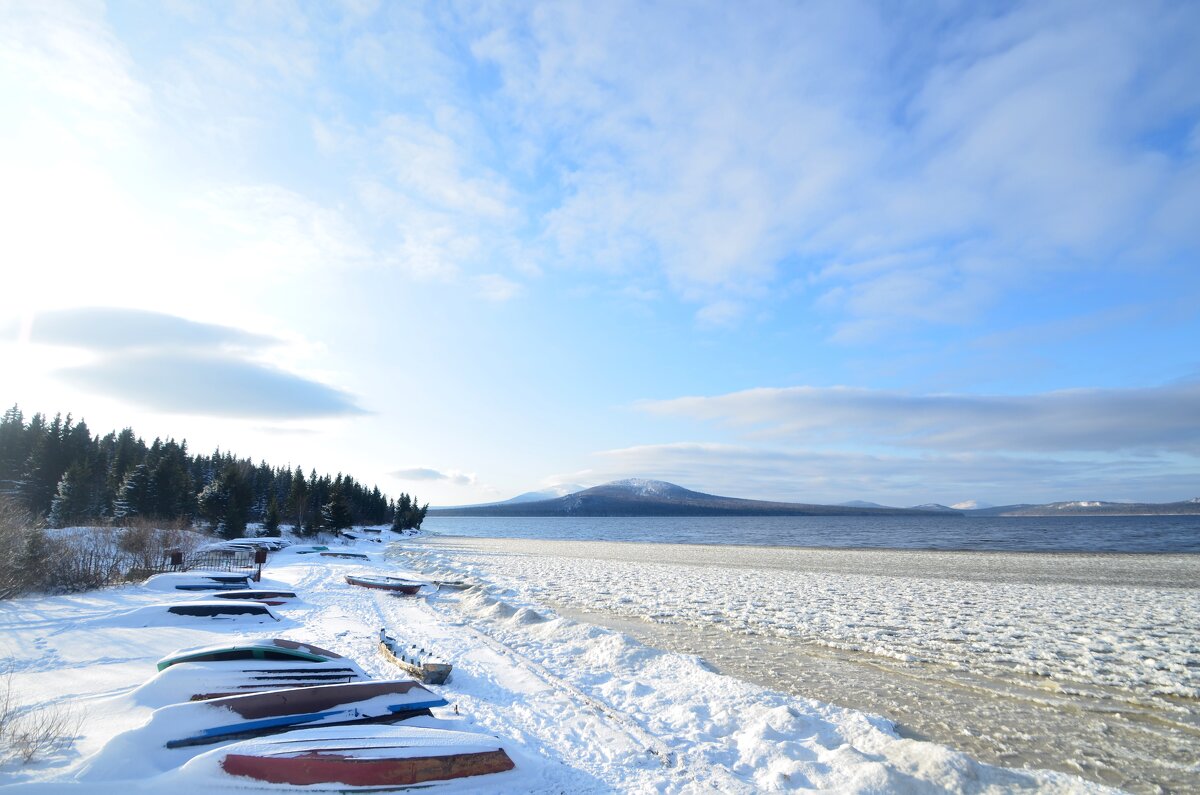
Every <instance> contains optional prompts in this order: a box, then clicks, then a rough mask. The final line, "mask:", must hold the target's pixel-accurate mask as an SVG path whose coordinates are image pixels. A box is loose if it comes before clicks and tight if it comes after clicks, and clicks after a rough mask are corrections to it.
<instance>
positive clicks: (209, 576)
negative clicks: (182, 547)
mask: <svg viewBox="0 0 1200 795" xmlns="http://www.w3.org/2000/svg"><path fill="white" fill-rule="evenodd" d="M142 587H144V588H149V589H150V590H152V591H235V590H239V589H246V588H249V587H250V581H249V579H248V575H245V574H228V573H216V572H212V573H210V572H193V571H171V572H167V573H165V574H155V575H154V576H153V577H151V578H149V579H148V580H146V581H145V582H144V583H142Z"/></svg>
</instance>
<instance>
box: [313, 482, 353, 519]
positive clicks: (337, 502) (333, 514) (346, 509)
mask: <svg viewBox="0 0 1200 795" xmlns="http://www.w3.org/2000/svg"><path fill="white" fill-rule="evenodd" d="M353 523H354V522H353V520H352V519H351V516H350V505H349V503H348V502H347V500H346V482H345V481H344V480H343V478H342V475H341V473H338V476H337V480H335V481H334V482H333V486H332V487H330V489H329V499H328V501H327V502H326V503H325V505H324V507H323V508H322V509H321V526H322V528H323V529H325V530H332V531H334V532H337V531H338V530H347V529H349V528H350V526H351V525H352V524H353Z"/></svg>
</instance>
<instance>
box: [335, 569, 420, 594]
mask: <svg viewBox="0 0 1200 795" xmlns="http://www.w3.org/2000/svg"><path fill="white" fill-rule="evenodd" d="M346 582H348V583H350V584H351V585H357V586H359V587H361V588H378V589H380V590H383V591H395V592H397V593H402V594H408V595H410V596H411V595H412V594H415V593H416V592H417V591H419V590H421V586H422V585H425V583H423V582H417V581H415V580H402V579H400V578H399V577H384V576H382V575H377V574H347V575H346Z"/></svg>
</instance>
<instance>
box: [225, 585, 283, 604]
mask: <svg viewBox="0 0 1200 795" xmlns="http://www.w3.org/2000/svg"><path fill="white" fill-rule="evenodd" d="M204 598H206V599H240V600H242V601H245V602H261V603H263V604H264V605H281V604H284V603H285V602H287V601H288V600H289V599H295V598H296V593H295V591H273V590H267V589H264V588H249V589H243V590H237V591H216V592H214V593H211V594H206V595H205V597H204Z"/></svg>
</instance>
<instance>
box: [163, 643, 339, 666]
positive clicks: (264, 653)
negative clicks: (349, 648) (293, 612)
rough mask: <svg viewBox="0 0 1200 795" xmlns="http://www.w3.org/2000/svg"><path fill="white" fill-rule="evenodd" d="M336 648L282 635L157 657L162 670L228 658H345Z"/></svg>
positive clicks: (180, 651)
mask: <svg viewBox="0 0 1200 795" xmlns="http://www.w3.org/2000/svg"><path fill="white" fill-rule="evenodd" d="M344 659H345V658H344V657H342V655H340V654H338V653H337V652H332V651H329V650H328V649H322V648H321V647H320V646H313V645H312V644H310V643H297V642H296V641H294V640H285V639H283V638H267V639H266V640H255V641H249V642H246V643H238V644H234V645H232V646H230V645H217V646H204V647H202V648H198V649H180V650H179V651H176V652H172V653H171V654H168V655H167V656H166V657H163V658H162V659H161V660H159V661H158V670H160V671H162V670H165V669H167V668H170V667H171V666H172V665H178V664H179V663H189V662H223V661H226V660H273V661H276V662H299V661H303V662H330V661H332V660H344Z"/></svg>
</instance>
